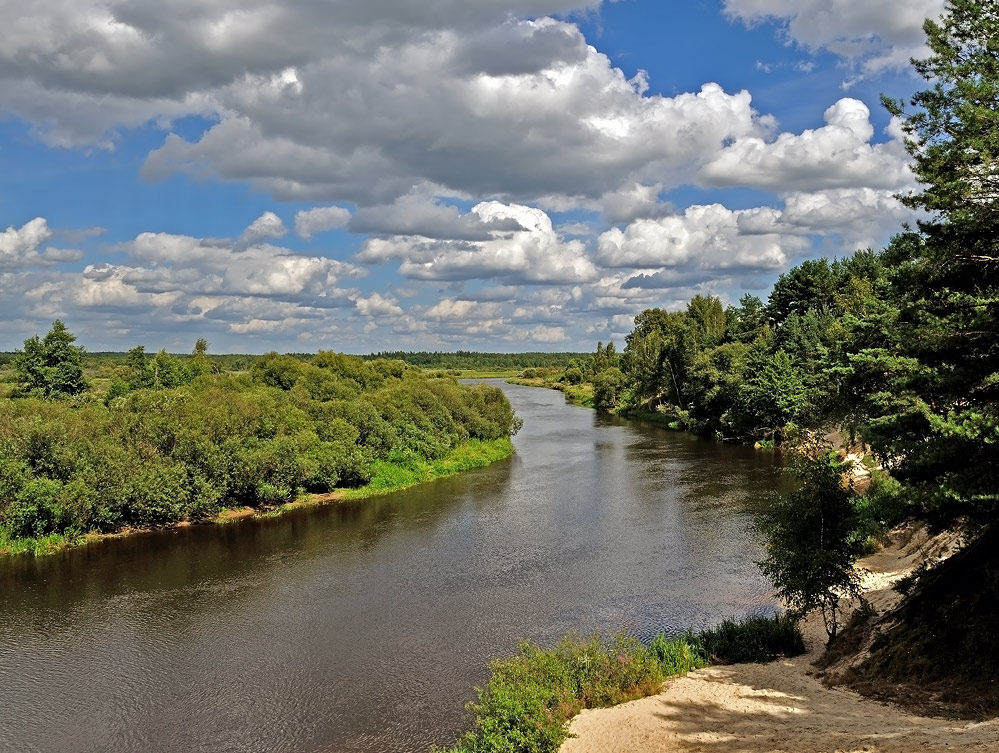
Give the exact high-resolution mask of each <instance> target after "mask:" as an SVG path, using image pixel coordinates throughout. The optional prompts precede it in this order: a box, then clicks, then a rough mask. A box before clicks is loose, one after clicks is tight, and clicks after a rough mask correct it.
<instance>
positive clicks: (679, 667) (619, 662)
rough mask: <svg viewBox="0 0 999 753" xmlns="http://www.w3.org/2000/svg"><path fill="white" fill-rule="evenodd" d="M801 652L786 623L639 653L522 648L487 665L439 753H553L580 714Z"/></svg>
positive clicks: (572, 643)
mask: <svg viewBox="0 0 999 753" xmlns="http://www.w3.org/2000/svg"><path fill="white" fill-rule="evenodd" d="M803 651H804V641H803V640H802V637H801V632H800V630H798V628H797V625H796V623H795V622H794V621H793V620H792V619H790V618H789V617H786V616H778V617H774V618H748V619H746V620H743V621H742V622H735V621H732V620H726V621H725V622H723V623H722V624H721V625H720V626H718V627H717V628H713V629H711V630H706V631H703V632H702V633H700V634H693V633H688V634H687V635H683V636H680V637H678V638H667V637H666V636H665V635H664V634H660V635H657V636H656V637H655V638H654V639H653V640H652V642H651V643H650V644H649V645H648V646H645V645H643V644H642V643H640V642H638V641H637V640H635V639H634V638H627V637H624V636H618V637H617V638H614V639H613V640H609V641H608V640H602V639H600V638H599V637H592V638H585V639H584V638H580V637H579V636H574V635H570V636H567V637H565V638H563V639H562V640H561V641H560V642H559V643H558V644H557V645H556V646H555V647H554V648H550V649H543V648H540V647H538V646H535V645H533V644H531V643H527V642H525V643H522V644H521V645H520V648H519V651H518V652H517V654H516V655H515V656H512V657H510V658H508V659H499V660H496V661H494V662H492V664H491V665H490V667H491V669H492V676H491V677H490V679H489V682H488V683H486V686H485V687H484V688H477V689H476V693H477V696H478V698H477V700H476V701H473V702H471V703H469V704H468V711H469V715H470V717H471V724H470V726H471V728H470V729H469V731H468V732H466V733H465V734H464V735H463V736H462V737H461V739H460V740H459V741H458V743H457V745H456V746H455V747H453V748H449V749H447V750H445V751H441V752H440V753H555V751H557V750H558V749H559V747H560V746H561V745H562V743H563V742H564V741H565V739H566V738H567V737H568V735H569V732H568V722H569V720H570V719H571V718H572V717H574V716H575V715H576V714H578V713H579V712H580V711H581V710H582V709H584V708H601V707H605V706H613V705H616V704H619V703H624V702H626V701H630V700H634V699H636V698H643V697H645V696H648V695H652V694H654V693H657V692H658V691H659V690H660V688H661V687H662V684H663V682H665V681H666V680H668V679H669V678H671V677H679V676H682V675H684V674H686V673H687V672H689V671H691V670H693V669H698V668H700V667H704V666H707V665H708V664H710V663H711V661H718V660H722V658H723V657H724V660H726V661H769V660H771V659H774V658H776V657H777V656H780V655H793V654H796V653H802V652H803Z"/></svg>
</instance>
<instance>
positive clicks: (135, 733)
mask: <svg viewBox="0 0 999 753" xmlns="http://www.w3.org/2000/svg"><path fill="white" fill-rule="evenodd" d="M495 383H496V384H499V385H501V386H502V387H503V389H504V390H506V393H507V395H508V396H509V398H510V400H511V402H512V403H513V405H514V407H515V408H516V410H517V413H518V414H519V415H520V416H521V417H522V418H523V419H524V428H523V430H522V431H521V432H520V434H518V435H517V437H516V438H515V444H516V447H517V454H516V456H515V457H514V458H512V459H510V460H508V461H503V462H500V463H497V464H495V465H493V466H490V467H488V468H484V469H481V470H479V471H473V472H471V473H468V474H465V475H463V476H460V477H456V478H452V479H447V480H443V481H439V482H435V483H432V484H428V485H425V486H422V487H419V488H416V489H412V490H408V491H404V492H399V493H396V494H392V495H390V496H386V497H382V498H378V499H371V500H367V501H362V502H358V503H351V504H343V505H336V506H328V507H323V508H316V509H312V510H303V511H298V512H296V513H293V514H290V515H287V516H284V517H281V518H278V519H272V520H263V521H255V520H251V521H246V522H242V523H238V524H232V525H228V526H194V527H190V528H186V529H178V530H173V531H165V532H161V533H155V534H150V535H145V536H141V537H135V538H130V539H124V540H119V541H112V542H105V543H102V544H99V545H95V546H91V547H88V548H84V549H78V550H74V551H70V552H66V553H63V554H60V555H56V556H53V557H48V558H42V559H37V560H33V559H26V558H25V559H17V560H10V559H8V560H3V561H0V751H2V752H3V753H8V751H9V752H11V753H13V752H14V751H17V752H18V753H31V752H35V751H40V752H44V753H55V752H56V751H60V752H62V751H66V752H67V753H70V752H72V753H90V752H93V753H97V752H98V751H101V752H103V751H126V752H128V753H131V752H132V751H134V752H135V753H140V752H141V753H153V752H155V751H170V752H171V753H193V752H194V751H205V752H206V753H208V752H209V751H210V752H211V753H223V752H226V751H232V752H233V753H236V752H239V753H246V752H253V751H259V752H260V753H276V752H278V751H294V752H295V753H314V752H318V751H329V752H331V753H348V752H349V753H355V752H357V753H361V752H364V753H373V752H376V751H407V752H409V751H417V752H421V753H422V752H425V751H428V750H429V749H430V747H431V746H433V745H435V744H436V745H446V744H450V743H452V742H453V741H454V739H455V737H456V735H457V734H458V733H459V731H460V729H461V727H462V722H463V714H464V712H463V708H462V707H463V705H464V703H465V702H466V701H467V700H469V699H470V698H471V697H472V687H473V686H474V685H476V684H482V683H483V682H484V681H485V680H486V678H487V676H488V670H487V668H486V664H487V661H488V660H489V659H490V658H491V657H495V656H500V655H506V654H510V653H511V652H513V651H515V650H516V645H517V641H518V640H519V639H522V638H529V639H531V640H533V641H538V642H541V643H551V642H554V641H555V640H557V639H558V638H559V637H560V636H562V635H563V634H564V633H566V632H569V631H573V630H574V631H577V632H580V633H584V634H587V633H591V632H593V631H600V632H602V633H605V634H608V635H611V634H613V633H615V632H617V631H624V632H626V633H629V634H631V635H634V636H637V637H639V638H643V639H648V638H650V637H651V636H652V635H654V634H655V633H656V632H658V631H660V630H665V631H667V632H674V633H675V632H681V631H683V630H685V629H686V628H687V627H691V626H692V627H695V628H697V627H702V626H706V625H709V624H712V623H715V622H717V621H719V620H720V619H721V618H723V617H726V616H740V615H744V614H746V613H770V612H772V611H773V609H774V601H773V598H772V595H771V593H770V587H769V585H768V584H767V582H766V581H765V580H764V579H763V577H762V576H761V575H760V573H759V571H758V570H757V568H756V566H755V565H754V564H753V563H754V561H755V560H756V559H758V558H759V557H760V554H761V550H760V544H759V541H758V538H757V537H756V535H755V534H754V533H753V532H752V530H751V518H750V515H749V514H748V513H747V512H746V509H745V503H746V502H747V501H748V500H751V499H753V498H754V497H757V496H759V495H761V494H764V493H766V492H767V491H768V490H770V489H772V488H774V487H775V486H776V485H777V484H778V482H779V473H778V468H777V467H778V463H777V461H776V460H775V459H774V458H773V457H772V456H771V455H769V454H767V453H758V452H754V451H753V450H752V449H750V448H746V447H735V446H729V445H723V444H719V443H715V442H711V441H706V440H699V439H696V438H694V437H691V436H688V435H685V434H679V433H673V432H669V431H665V430H662V429H659V428H656V427H649V426H644V425H641V424H638V423H635V422H628V421H623V420H620V419H614V418H608V417H602V416H599V415H597V414H596V413H594V412H593V411H590V410H587V409H583V408H578V407H574V406H571V405H566V404H565V402H564V399H563V396H562V395H561V393H558V392H554V391H549V390H543V389H537V388H529V387H515V386H508V385H503V384H502V382H500V381H496V382H495Z"/></svg>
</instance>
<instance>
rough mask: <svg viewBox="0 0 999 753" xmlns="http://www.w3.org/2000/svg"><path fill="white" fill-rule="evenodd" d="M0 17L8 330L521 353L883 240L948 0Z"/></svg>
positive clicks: (122, 1) (260, 6)
mask: <svg viewBox="0 0 999 753" xmlns="http://www.w3.org/2000/svg"><path fill="white" fill-rule="evenodd" d="M0 8H2V11H3V12H2V17H3V18H4V19H5V20H4V24H3V25H2V28H0V317H2V321H3V326H2V328H0V350H13V349H15V348H19V347H21V345H22V343H23V341H24V339H25V338H27V337H30V336H31V335H33V334H36V333H38V334H44V332H46V331H47V330H48V328H49V326H50V325H51V323H52V321H53V320H55V319H62V320H63V321H64V322H65V323H66V325H67V327H68V328H69V329H70V330H71V331H72V332H73V333H74V334H76V336H77V338H78V343H79V344H82V345H84V346H85V347H86V348H87V349H88V350H91V351H102V350H119V351H120V350H127V349H129V348H132V347H134V346H136V345H145V346H146V348H147V350H159V349H160V348H166V349H167V350H168V351H170V352H190V351H191V350H192V348H193V346H194V343H195V341H196V340H197V339H198V338H202V337H203V338H205V339H206V340H207V341H208V342H209V343H210V352H216V353H233V352H235V353H262V352H266V351H269V350H277V351H279V352H316V351H318V350H320V349H323V350H336V351H344V352H348V353H370V352H378V351H388V350H441V351H449V350H458V349H462V350H481V351H499V352H519V351H531V350H542V351H552V350H557V351H563V350H587V351H588V350H593V349H594V348H595V345H596V343H597V341H603V342H605V343H606V342H607V341H610V340H613V341H615V342H616V343H617V344H618V345H619V347H620V346H623V344H624V336H625V335H626V334H627V333H628V332H630V330H631V328H632V324H633V319H634V316H635V315H636V314H637V313H639V312H641V311H642V310H644V309H647V308H651V307H663V308H666V309H671V310H674V309H682V308H683V307H684V306H685V304H686V301H688V300H689V299H690V298H691V297H692V296H694V295H696V294H702V295H717V296H719V297H721V299H722V300H723V301H724V302H725V303H726V304H728V303H732V304H736V303H737V302H738V299H739V298H740V297H741V296H742V295H744V294H745V293H752V294H754V295H759V296H760V297H762V298H764V299H765V298H766V296H767V294H768V292H769V289H770V287H771V285H772V284H773V282H774V281H775V280H776V278H777V277H778V276H779V275H780V274H781V273H783V272H786V271H787V270H788V269H790V268H792V267H793V266H795V265H797V264H799V263H800V262H801V261H803V260H805V259H809V258H818V257H822V256H825V257H827V258H832V257H842V256H846V255H849V254H851V253H853V252H854V251H856V250H857V249H862V248H869V247H870V248H880V247H883V246H884V244H885V243H886V242H887V241H888V239H889V238H890V237H891V236H892V235H893V234H894V233H896V232H898V231H899V230H900V229H901V227H902V225H903V223H905V222H907V221H911V220H912V216H911V214H910V211H909V210H907V209H905V208H904V207H903V206H902V205H901V204H900V203H899V201H898V200H897V199H896V198H895V196H896V195H898V194H899V193H905V192H907V191H910V190H912V189H913V188H914V187H915V183H914V179H913V176H912V173H911V171H910V169H909V157H908V155H907V153H906V151H905V148H904V144H903V142H902V134H901V130H900V128H899V124H898V123H897V122H895V121H893V120H892V119H891V118H890V117H889V116H888V114H887V113H886V112H885V111H884V109H883V108H882V107H881V105H880V102H879V95H880V94H881V93H885V94H887V95H889V96H891V97H894V98H900V97H908V96H910V95H911V94H912V93H913V92H914V91H917V90H918V89H920V88H922V86H921V84H922V83H923V82H922V81H921V80H920V79H918V78H916V76H915V74H914V73H913V72H912V71H911V66H910V64H909V60H910V58H912V57H917V58H919V57H922V56H925V55H926V53H927V51H926V48H925V47H924V44H923V33H922V30H921V26H922V22H923V19H924V18H926V17H933V18H936V17H938V16H939V15H940V13H941V12H942V11H943V0H882V2H877V3H874V2H871V1H870V0H793V2H792V0H713V1H712V0H704V1H702V2H698V1H697V0H691V1H690V2H687V1H684V2H679V1H669V0H616V1H613V0H611V1H608V0H603V1H601V0H33V1H32V2H30V3H26V2H24V1H23V0H0ZM2 228H6V230H3V229H2Z"/></svg>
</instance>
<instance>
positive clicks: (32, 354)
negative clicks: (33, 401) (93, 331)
mask: <svg viewBox="0 0 999 753" xmlns="http://www.w3.org/2000/svg"><path fill="white" fill-rule="evenodd" d="M75 341H76V336H75V335H73V334H72V333H71V332H70V331H69V330H67V329H66V325H65V324H63V323H62V322H61V321H60V320H58V319H56V320H55V321H54V322H52V329H50V330H49V331H48V333H47V334H46V335H45V337H44V338H43V339H41V340H39V339H38V335H35V336H33V337H31V338H29V339H27V340H25V341H24V349H23V350H21V351H18V353H17V355H16V356H15V358H14V370H15V372H16V373H17V378H18V382H19V386H18V390H17V391H18V393H19V394H22V395H35V396H39V397H72V396H73V395H78V394H80V393H81V392H83V391H84V390H85V389H87V386H88V385H87V382H86V380H85V379H84V378H83V353H84V351H83V348H81V347H79V346H76V345H73V343H74V342H75Z"/></svg>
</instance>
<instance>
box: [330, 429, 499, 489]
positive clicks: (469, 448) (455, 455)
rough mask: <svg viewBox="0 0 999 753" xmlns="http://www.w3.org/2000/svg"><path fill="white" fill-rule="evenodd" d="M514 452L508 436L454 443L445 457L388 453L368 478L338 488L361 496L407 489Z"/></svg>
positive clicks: (373, 466)
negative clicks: (358, 484)
mask: <svg viewBox="0 0 999 753" xmlns="http://www.w3.org/2000/svg"><path fill="white" fill-rule="evenodd" d="M512 454H513V442H511V441H510V438H509V437H502V438H500V439H486V440H482V439H472V440H469V441H467V442H462V443H461V444H459V445H457V446H456V447H454V448H453V449H451V450H450V451H448V453H447V454H446V455H444V457H442V458H438V459H437V460H425V459H423V458H419V457H416V456H410V457H408V458H401V457H389V459H388V460H376V461H375V462H374V463H372V465H371V481H369V482H368V483H367V484H366V485H364V486H362V487H360V488H358V489H344V490H342V491H341V492H339V494H340V497H341V498H342V499H362V498H365V497H373V496H377V495H379V494H387V493H389V492H393V491H397V490H399V489H406V488H408V487H410V486H416V485H417V484H422V483H424V482H426V481H433V480H434V479H438V478H447V477H448V476H456V475H457V474H459V473H464V472H465V471H470V470H472V469H473V468H482V467H484V466H487V465H489V464H490V463H494V462H496V461H497V460H503V459H505V458H508V457H510V456H511V455H512Z"/></svg>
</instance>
